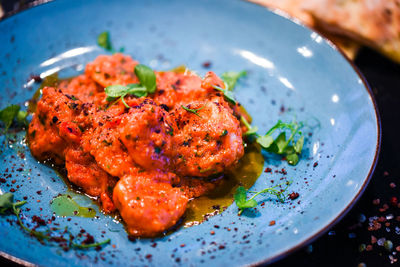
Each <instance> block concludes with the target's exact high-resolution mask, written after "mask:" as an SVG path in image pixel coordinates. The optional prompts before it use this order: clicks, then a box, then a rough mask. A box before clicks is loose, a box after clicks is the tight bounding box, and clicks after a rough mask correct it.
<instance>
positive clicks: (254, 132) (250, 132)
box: [240, 116, 258, 136]
mask: <svg viewBox="0 0 400 267" xmlns="http://www.w3.org/2000/svg"><path fill="white" fill-rule="evenodd" d="M240 122H241V123H243V124H244V126H246V128H247V129H248V130H247V131H246V132H245V133H244V134H243V135H244V136H253V135H257V131H258V127H257V126H254V127H253V126H251V125H250V123H249V122H248V121H247V120H246V118H245V117H243V116H241V117H240Z"/></svg>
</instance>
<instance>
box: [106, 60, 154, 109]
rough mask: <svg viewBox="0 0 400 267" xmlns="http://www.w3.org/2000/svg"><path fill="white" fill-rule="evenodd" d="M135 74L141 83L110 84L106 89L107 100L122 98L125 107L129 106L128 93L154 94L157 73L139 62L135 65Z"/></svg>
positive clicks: (135, 94) (136, 94) (138, 94)
mask: <svg viewBox="0 0 400 267" xmlns="http://www.w3.org/2000/svg"><path fill="white" fill-rule="evenodd" d="M135 74H136V76H137V77H138V79H139V82H140V83H132V84H128V85H119V84H116V85H110V86H107V87H106V88H105V89H104V91H105V93H106V94H107V101H113V100H114V99H116V98H118V97H119V98H120V99H121V101H122V103H123V104H124V105H125V107H127V108H129V106H128V104H126V102H125V99H124V97H125V96H126V95H133V96H136V97H145V96H147V94H152V93H154V92H155V90H156V75H155V73H154V71H153V70H152V69H150V68H149V67H147V66H145V65H142V64H138V65H136V66H135Z"/></svg>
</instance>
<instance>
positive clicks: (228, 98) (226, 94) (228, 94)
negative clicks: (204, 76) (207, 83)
mask: <svg viewBox="0 0 400 267" xmlns="http://www.w3.org/2000/svg"><path fill="white" fill-rule="evenodd" d="M213 88H214V89H215V90H218V91H220V92H222V93H223V94H224V97H225V99H226V101H228V102H230V103H231V104H233V105H236V100H235V96H234V95H233V93H232V92H231V91H229V90H228V89H223V88H221V87H219V86H216V85H213ZM225 88H227V85H226V86H225Z"/></svg>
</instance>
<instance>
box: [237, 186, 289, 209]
mask: <svg viewBox="0 0 400 267" xmlns="http://www.w3.org/2000/svg"><path fill="white" fill-rule="evenodd" d="M291 184H292V182H290V181H285V182H283V183H281V184H278V185H275V186H273V187H268V188H265V189H263V190H261V191H258V192H254V191H248V190H246V189H245V188H244V187H243V186H239V187H238V188H237V189H236V192H235V195H234V199H235V203H236V206H237V207H238V208H239V213H238V214H239V215H240V214H241V213H242V212H243V210H245V209H248V208H254V207H256V206H257V201H256V200H255V199H254V198H255V197H256V196H258V195H260V194H265V193H268V194H271V195H274V196H276V197H277V198H278V200H279V201H280V202H285V199H286V195H285V192H286V190H287V188H288V187H289V186H290V185H291ZM283 186H285V187H284V188H282V187H283ZM247 193H254V195H253V196H252V197H251V198H249V199H247Z"/></svg>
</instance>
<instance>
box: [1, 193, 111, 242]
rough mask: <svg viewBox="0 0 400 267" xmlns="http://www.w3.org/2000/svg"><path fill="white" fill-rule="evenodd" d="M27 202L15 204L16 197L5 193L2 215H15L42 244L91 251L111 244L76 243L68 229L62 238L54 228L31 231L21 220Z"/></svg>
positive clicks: (20, 223)
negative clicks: (48, 243) (56, 234)
mask: <svg viewBox="0 0 400 267" xmlns="http://www.w3.org/2000/svg"><path fill="white" fill-rule="evenodd" d="M26 203H27V202H26V201H19V202H14V195H13V194H12V193H9V192H8V193H4V194H2V195H0V214H2V215H4V214H7V213H13V214H14V215H15V216H16V217H17V220H18V224H19V225H20V226H21V228H22V229H23V230H24V231H25V232H27V233H29V234H30V235H31V236H33V237H35V238H36V239H37V240H39V241H40V242H44V241H47V242H50V244H54V243H55V242H57V243H60V244H61V245H62V246H63V247H64V248H73V249H89V248H93V247H96V248H97V247H101V246H103V245H106V244H108V243H110V241H111V240H110V239H106V240H104V241H102V242H97V243H89V244H85V243H84V242H82V243H81V244H79V243H75V242H74V241H73V240H74V239H75V240H76V239H77V238H76V237H75V236H73V235H72V233H71V232H70V231H69V230H68V228H67V227H66V228H65V229H64V230H63V233H62V234H61V236H54V231H56V230H59V229H55V228H52V229H51V230H50V229H46V230H44V231H37V230H35V229H30V228H28V227H27V226H26V225H25V224H24V223H23V222H22V219H21V208H20V207H21V206H22V205H24V204H26ZM64 234H67V235H68V239H66V238H64Z"/></svg>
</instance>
